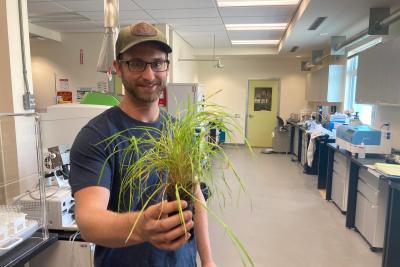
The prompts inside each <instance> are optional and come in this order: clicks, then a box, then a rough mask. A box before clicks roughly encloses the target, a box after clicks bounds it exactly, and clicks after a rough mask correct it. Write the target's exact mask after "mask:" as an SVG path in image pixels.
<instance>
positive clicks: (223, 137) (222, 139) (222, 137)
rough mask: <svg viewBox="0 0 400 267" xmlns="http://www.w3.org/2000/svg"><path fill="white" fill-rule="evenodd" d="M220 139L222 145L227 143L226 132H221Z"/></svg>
mask: <svg viewBox="0 0 400 267" xmlns="http://www.w3.org/2000/svg"><path fill="white" fill-rule="evenodd" d="M218 139H219V142H220V143H225V132H224V131H219V134H218Z"/></svg>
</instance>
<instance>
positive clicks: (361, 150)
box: [358, 142, 365, 159]
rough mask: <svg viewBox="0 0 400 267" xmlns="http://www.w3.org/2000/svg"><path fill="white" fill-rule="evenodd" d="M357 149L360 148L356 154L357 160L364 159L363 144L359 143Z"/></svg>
mask: <svg viewBox="0 0 400 267" xmlns="http://www.w3.org/2000/svg"><path fill="white" fill-rule="evenodd" d="M359 148H360V150H359V152H358V158H359V159H365V145H364V142H361V144H360V146H359Z"/></svg>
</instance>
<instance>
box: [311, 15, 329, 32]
mask: <svg viewBox="0 0 400 267" xmlns="http://www.w3.org/2000/svg"><path fill="white" fill-rule="evenodd" d="M327 18H328V17H318V18H316V19H315V20H314V22H313V23H312V24H311V25H310V27H308V30H309V31H315V30H316V29H318V27H319V26H321V24H322V23H323V22H324V21H325V20H326V19H327Z"/></svg>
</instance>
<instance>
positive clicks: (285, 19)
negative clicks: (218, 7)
mask: <svg viewBox="0 0 400 267" xmlns="http://www.w3.org/2000/svg"><path fill="white" fill-rule="evenodd" d="M222 19H223V20H224V23H225V24H246V23H289V22H290V20H291V16H284V15H283V16H263V17H223V18H222Z"/></svg>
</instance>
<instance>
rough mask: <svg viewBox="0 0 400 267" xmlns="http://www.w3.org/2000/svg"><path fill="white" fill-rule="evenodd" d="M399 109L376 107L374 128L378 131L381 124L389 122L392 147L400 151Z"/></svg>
mask: <svg viewBox="0 0 400 267" xmlns="http://www.w3.org/2000/svg"><path fill="white" fill-rule="evenodd" d="M399 113H400V107H390V106H377V107H376V113H375V123H374V126H375V127H376V128H377V129H379V128H380V127H381V126H382V124H383V123H386V122H391V129H392V147H393V148H396V149H400V116H399Z"/></svg>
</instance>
